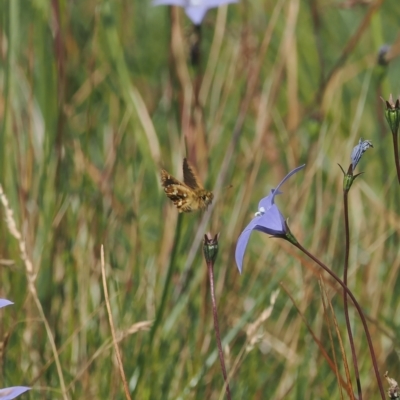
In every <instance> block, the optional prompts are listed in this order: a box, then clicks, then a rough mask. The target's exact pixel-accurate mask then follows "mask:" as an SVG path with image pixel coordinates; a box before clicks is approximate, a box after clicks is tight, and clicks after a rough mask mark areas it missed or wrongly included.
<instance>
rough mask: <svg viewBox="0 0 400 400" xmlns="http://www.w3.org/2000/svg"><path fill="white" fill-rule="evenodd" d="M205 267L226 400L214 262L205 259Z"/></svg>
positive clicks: (227, 386)
mask: <svg viewBox="0 0 400 400" xmlns="http://www.w3.org/2000/svg"><path fill="white" fill-rule="evenodd" d="M207 269H208V276H209V278H210V291H211V300H212V309H213V316H214V330H215V337H216V338H217V345H218V353H219V362H220V364H221V370H222V375H223V376H224V381H225V390H226V397H227V399H228V400H231V391H230V388H229V382H228V377H227V374H226V368H225V360H224V353H223V351H222V345H221V335H220V333H219V323H218V312H217V305H216V301H215V290H214V263H213V262H212V261H209V262H208V261H207Z"/></svg>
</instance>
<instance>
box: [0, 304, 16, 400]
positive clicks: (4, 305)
mask: <svg viewBox="0 0 400 400" xmlns="http://www.w3.org/2000/svg"><path fill="white" fill-rule="evenodd" d="M11 304H14V303H13V302H12V301H10V300H7V299H0V308H2V307H6V306H9V305H11ZM0 399H1V397H0Z"/></svg>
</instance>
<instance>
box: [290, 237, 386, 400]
mask: <svg viewBox="0 0 400 400" xmlns="http://www.w3.org/2000/svg"><path fill="white" fill-rule="evenodd" d="M292 244H293V245H294V246H296V247H297V248H298V249H299V250H301V251H302V252H303V253H304V254H306V255H307V256H308V257H310V258H311V259H312V260H313V261H315V262H316V263H317V264H318V265H319V266H320V267H321V268H323V269H324V270H325V271H326V272H327V273H328V274H329V275H330V276H332V278H334V279H335V281H336V282H338V283H339V284H340V286H342V288H343V289H344V290H345V291H346V293H347V295H348V296H349V297H350V298H351V300H352V302H353V304H354V306H355V307H356V309H357V312H358V314H359V315H360V318H361V322H362V324H363V327H364V331H365V336H366V338H367V342H368V348H369V352H370V354H371V360H372V365H373V367H374V371H375V377H376V380H377V382H378V387H379V391H380V394H381V397H382V400H385V399H386V397H385V391H384V389H383V384H382V380H381V377H380V375H379V370H378V363H377V361H376V356H375V351H374V346H373V345H372V340H371V335H370V333H369V329H368V325H367V321H366V319H365V316H364V313H363V311H362V309H361V307H360V305H359V304H358V301H357V300H356V298H355V297H354V295H353V293H352V292H351V291H350V289H349V288H348V287H347V286H346V285H345V284H344V282H343V281H342V280H341V279H340V278H339V277H338V276H337V275H336V274H335V273H334V272H333V271H331V270H330V269H329V268H328V267H327V266H326V265H325V264H324V263H323V262H322V261H320V260H318V258H316V257H315V256H313V255H312V254H311V253H310V252H309V251H307V250H306V249H305V248H304V247H303V246H302V245H301V244H300V243H298V242H297V243H292Z"/></svg>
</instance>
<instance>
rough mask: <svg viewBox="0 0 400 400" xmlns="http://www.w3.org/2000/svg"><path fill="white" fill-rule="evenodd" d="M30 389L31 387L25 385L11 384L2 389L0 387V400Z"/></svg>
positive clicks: (12, 397)
mask: <svg viewBox="0 0 400 400" xmlns="http://www.w3.org/2000/svg"><path fill="white" fill-rule="evenodd" d="M28 390H31V388H29V387H26V386H12V387H8V388H4V389H0V399H1V400H12V399H15V398H16V397H18V396H19V395H20V394H22V393H25V392H27V391H28Z"/></svg>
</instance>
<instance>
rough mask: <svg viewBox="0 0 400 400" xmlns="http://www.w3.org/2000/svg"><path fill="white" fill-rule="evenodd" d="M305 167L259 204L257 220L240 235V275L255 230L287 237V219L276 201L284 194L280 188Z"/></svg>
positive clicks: (237, 251) (284, 179)
mask: <svg viewBox="0 0 400 400" xmlns="http://www.w3.org/2000/svg"><path fill="white" fill-rule="evenodd" d="M304 167H305V164H304V165H302V166H300V167H297V168H295V169H294V170H293V171H291V172H289V173H288V174H287V175H286V176H285V177H284V178H283V180H282V181H281V182H280V183H279V185H278V186H277V187H276V189H271V193H270V194H269V195H268V196H267V197H264V198H263V199H261V200H260V202H259V203H258V211H257V212H256V214H255V215H256V216H255V218H253V219H252V220H251V222H250V223H249V224H248V225H247V226H246V228H245V229H244V231H243V232H242V233H241V234H240V236H239V239H238V241H237V244H236V252H235V258H236V264H237V266H238V269H239V272H240V273H242V265H243V258H244V252H245V251H246V247H247V243H248V241H249V238H250V235H251V232H253V230H256V231H260V232H264V233H266V234H267V235H272V236H284V237H286V236H287V233H288V230H287V225H286V221H285V218H284V217H283V215H282V214H281V212H280V211H279V208H278V207H277V206H276V205H275V202H274V200H275V196H276V195H277V194H281V193H282V192H280V191H279V188H280V187H281V186H282V185H283V184H284V183H285V182H286V180H287V179H289V178H290V177H291V176H292V175H293V174H295V173H296V172H298V171H300V170H301V169H302V168H304Z"/></svg>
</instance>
